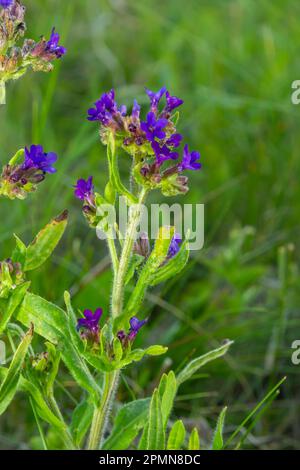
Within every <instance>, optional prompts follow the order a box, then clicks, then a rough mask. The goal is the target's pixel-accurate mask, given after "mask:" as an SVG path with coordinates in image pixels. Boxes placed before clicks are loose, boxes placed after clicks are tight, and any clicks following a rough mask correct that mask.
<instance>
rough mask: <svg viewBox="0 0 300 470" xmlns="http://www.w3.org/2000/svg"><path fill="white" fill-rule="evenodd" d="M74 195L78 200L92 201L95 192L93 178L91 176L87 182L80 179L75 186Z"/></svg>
mask: <svg viewBox="0 0 300 470" xmlns="http://www.w3.org/2000/svg"><path fill="white" fill-rule="evenodd" d="M74 188H75V191H74V194H75V196H76V197H77V198H78V199H81V200H84V199H88V200H89V199H90V198H91V195H92V194H93V191H94V185H93V177H92V176H90V177H89V178H88V179H87V180H85V179H83V178H82V179H79V180H78V181H77V183H76V185H75V186H74Z"/></svg>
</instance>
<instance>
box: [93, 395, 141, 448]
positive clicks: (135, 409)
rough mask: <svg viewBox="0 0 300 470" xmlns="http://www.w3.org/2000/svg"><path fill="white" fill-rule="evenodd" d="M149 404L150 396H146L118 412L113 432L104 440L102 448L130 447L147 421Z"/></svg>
mask: <svg viewBox="0 0 300 470" xmlns="http://www.w3.org/2000/svg"><path fill="white" fill-rule="evenodd" d="M149 404H150V398H144V399H141V400H135V401H132V402H130V403H127V404H126V405H124V406H123V407H122V408H121V409H120V411H119V412H118V414H117V416H116V419H115V422H114V426H113V429H112V431H111V434H110V436H109V437H108V438H107V439H106V441H105V442H104V444H103V447H102V449H106V450H125V449H128V447H129V446H130V444H131V443H132V441H133V440H134V439H135V438H136V436H137V435H138V433H139V431H140V430H141V429H142V428H143V427H144V426H145V422H147V418H148V413H149Z"/></svg>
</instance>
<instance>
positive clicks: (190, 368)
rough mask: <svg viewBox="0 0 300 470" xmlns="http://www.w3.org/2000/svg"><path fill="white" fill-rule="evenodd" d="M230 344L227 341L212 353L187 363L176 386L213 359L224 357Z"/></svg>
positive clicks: (179, 375) (231, 342) (178, 377)
mask: <svg viewBox="0 0 300 470" xmlns="http://www.w3.org/2000/svg"><path fill="white" fill-rule="evenodd" d="M232 344H233V341H229V340H227V341H226V343H225V344H223V345H222V346H220V347H219V348H217V349H213V350H212V351H210V352H208V353H206V354H204V355H203V356H199V357H197V358H196V359H193V360H192V361H191V362H189V364H188V365H187V366H186V367H185V368H184V369H183V370H182V371H181V372H180V373H179V374H178V376H177V384H178V386H179V385H181V384H182V383H183V382H185V381H186V380H188V379H189V378H190V377H192V375H193V374H195V373H196V372H197V370H198V369H200V367H203V366H204V365H205V364H207V363H208V362H210V361H214V360H215V359H217V358H219V357H221V356H224V354H226V353H227V351H228V349H229V347H230V346H231V345H232Z"/></svg>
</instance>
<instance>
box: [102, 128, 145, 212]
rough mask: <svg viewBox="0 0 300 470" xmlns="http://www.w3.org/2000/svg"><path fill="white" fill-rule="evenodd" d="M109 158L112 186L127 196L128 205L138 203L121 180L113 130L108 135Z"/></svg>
mask: <svg viewBox="0 0 300 470" xmlns="http://www.w3.org/2000/svg"><path fill="white" fill-rule="evenodd" d="M107 159H108V165H109V173H110V184H111V186H112V187H113V188H115V189H116V191H117V192H118V193H119V194H121V195H122V196H124V197H125V199H126V202H127V204H128V205H131V204H136V203H137V202H138V199H137V198H136V197H135V196H134V195H133V194H131V192H130V191H128V189H127V188H126V187H125V186H124V185H123V183H122V181H121V178H120V173H119V167H118V156H117V150H116V144H115V137H114V135H113V133H112V132H111V133H110V135H109V136H108V142H107Z"/></svg>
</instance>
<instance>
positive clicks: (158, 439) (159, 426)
mask: <svg viewBox="0 0 300 470" xmlns="http://www.w3.org/2000/svg"><path fill="white" fill-rule="evenodd" d="M147 431H148V432H147V440H146V449H143V450H164V448H165V431H164V426H163V416H162V411H161V401H160V397H159V391H158V389H157V388H156V389H155V390H154V393H153V395H152V399H151V404H150V411H149V425H148V430H147Z"/></svg>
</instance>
